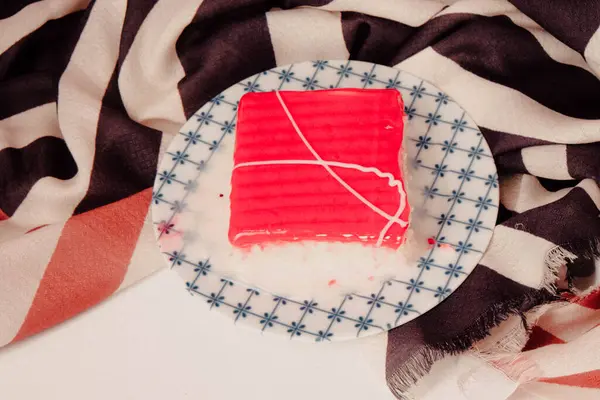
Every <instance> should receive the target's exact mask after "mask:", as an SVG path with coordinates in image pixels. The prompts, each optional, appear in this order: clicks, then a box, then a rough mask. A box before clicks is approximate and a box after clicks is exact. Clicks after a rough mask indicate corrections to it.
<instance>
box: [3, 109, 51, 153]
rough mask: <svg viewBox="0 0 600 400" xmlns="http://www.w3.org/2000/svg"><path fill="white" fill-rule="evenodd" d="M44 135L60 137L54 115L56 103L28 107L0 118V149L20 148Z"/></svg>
mask: <svg viewBox="0 0 600 400" xmlns="http://www.w3.org/2000/svg"><path fill="white" fill-rule="evenodd" d="M45 136H53V137H62V134H61V133H60V128H59V127H58V118H57V116H56V103H48V104H44V105H41V106H38V107H35V108H30V109H29V110H27V111H23V112H22V113H19V114H15V115H12V116H10V117H8V118H5V119H3V120H0V150H2V149H5V148H7V147H13V148H16V149H20V148H22V147H25V146H27V145H28V144H30V143H31V142H33V141H35V140H36V139H39V138H41V137H45Z"/></svg>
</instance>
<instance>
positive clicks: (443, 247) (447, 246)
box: [439, 243, 452, 249]
mask: <svg viewBox="0 0 600 400" xmlns="http://www.w3.org/2000/svg"><path fill="white" fill-rule="evenodd" d="M439 246H440V248H442V249H451V248H452V246H450V245H449V244H448V243H440V244H439Z"/></svg>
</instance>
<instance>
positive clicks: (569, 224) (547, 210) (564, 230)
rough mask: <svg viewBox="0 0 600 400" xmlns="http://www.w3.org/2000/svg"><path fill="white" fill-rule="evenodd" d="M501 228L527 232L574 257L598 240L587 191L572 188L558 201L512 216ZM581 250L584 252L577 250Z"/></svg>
mask: <svg viewBox="0 0 600 400" xmlns="http://www.w3.org/2000/svg"><path fill="white" fill-rule="evenodd" d="M502 225H504V226H508V227H511V228H514V227H516V226H518V227H519V228H518V229H519V230H522V231H525V232H528V233H531V234H532V235H535V236H538V237H541V238H544V239H546V240H548V241H549V242H552V243H555V244H557V245H560V246H563V247H565V248H566V249H568V250H569V251H572V252H574V253H575V254H578V253H579V254H580V252H581V251H583V250H588V249H589V247H590V243H591V242H592V241H594V240H595V239H596V238H600V223H599V222H598V208H597V207H596V204H595V203H594V202H593V201H592V199H591V198H590V197H589V195H588V194H587V192H586V191H585V190H583V189H582V188H580V187H574V188H573V189H572V190H571V191H570V192H569V193H568V194H567V195H565V196H564V197H562V198H561V199H559V200H557V201H555V202H552V203H550V204H546V205H544V206H541V207H537V208H534V209H531V210H528V211H526V212H523V213H521V214H518V215H515V216H514V217H512V218H511V219H509V220H507V221H505V222H504V223H503V224H502ZM582 246H583V247H585V249H583V248H581V249H580V247H582Z"/></svg>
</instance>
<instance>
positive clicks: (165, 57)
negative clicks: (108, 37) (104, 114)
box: [119, 0, 202, 134]
mask: <svg viewBox="0 0 600 400" xmlns="http://www.w3.org/2000/svg"><path fill="white" fill-rule="evenodd" d="M201 3H202V0H185V1H178V2H177V5H176V6H174V4H173V2H172V1H171V0H161V1H159V2H158V3H157V4H156V5H155V6H154V7H153V8H152V10H150V13H148V16H147V17H146V19H145V20H144V22H143V23H142V25H141V27H140V29H139V31H138V33H137V35H136V36H135V39H134V41H133V44H132V45H131V48H130V49H129V52H128V53H127V56H126V57H125V60H124V61H123V65H122V67H121V72H120V74H119V90H120V92H121V97H122V99H123V104H124V105H125V109H126V110H127V113H128V114H129V117H130V118H131V119H133V120H134V121H137V122H139V123H140V124H142V125H145V126H148V127H150V128H154V129H157V130H160V131H164V132H168V133H171V134H174V133H177V131H178V130H179V128H180V127H181V125H183V123H185V121H186V118H185V114H184V111H183V103H182V101H181V96H180V94H179V90H178V88H177V84H178V83H179V81H180V80H181V79H183V77H184V76H185V71H184V70H183V66H182V65H181V62H180V61H179V57H178V56H177V52H176V49H175V44H176V42H177V39H178V38H179V36H180V35H181V32H182V31H183V30H184V29H185V27H186V26H188V25H189V24H190V23H191V22H192V19H193V18H194V15H195V14H196V10H197V9H198V7H199V6H200V4H201Z"/></svg>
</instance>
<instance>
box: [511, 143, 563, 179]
mask: <svg viewBox="0 0 600 400" xmlns="http://www.w3.org/2000/svg"><path fill="white" fill-rule="evenodd" d="M521 157H522V158H523V164H525V168H527V171H528V172H529V173H530V174H531V175H534V176H539V177H540V178H548V179H555V180H570V179H573V177H572V176H571V175H569V166H568V165H567V146H565V145H564V144H556V145H547V146H534V147H526V148H524V149H522V150H521Z"/></svg>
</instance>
